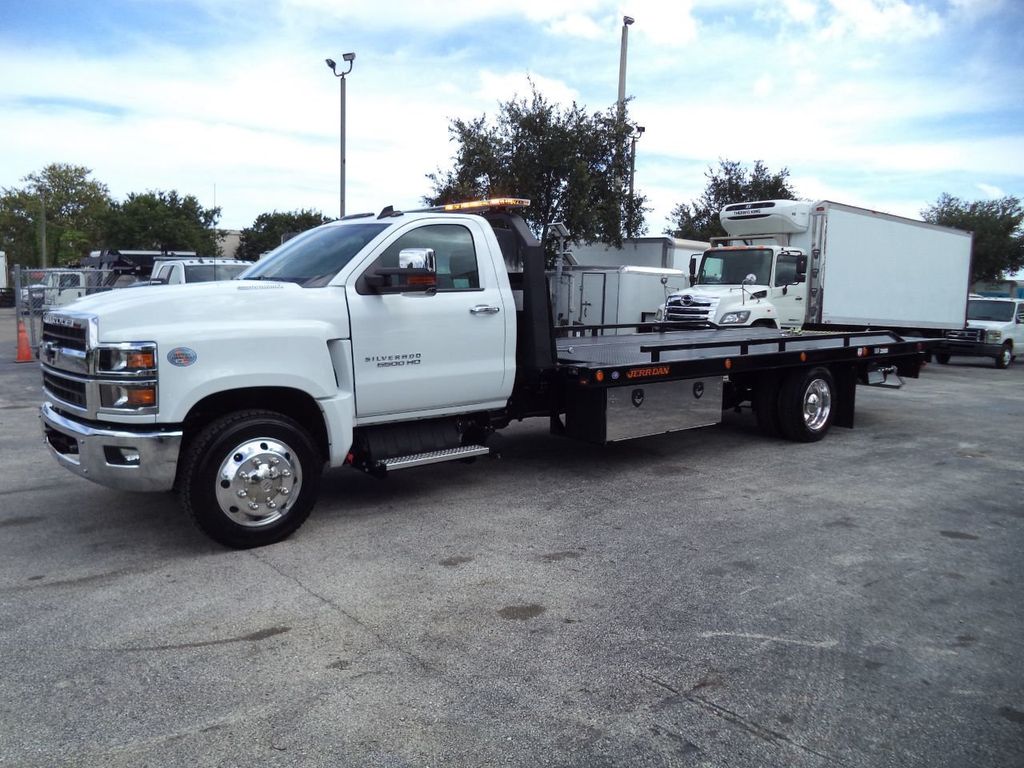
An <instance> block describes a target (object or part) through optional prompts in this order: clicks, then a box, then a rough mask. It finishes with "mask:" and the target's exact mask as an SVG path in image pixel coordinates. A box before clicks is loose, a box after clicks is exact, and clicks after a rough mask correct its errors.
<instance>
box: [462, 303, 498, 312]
mask: <svg viewBox="0 0 1024 768" xmlns="http://www.w3.org/2000/svg"><path fill="white" fill-rule="evenodd" d="M500 311H501V310H500V308H498V307H492V306H491V305H490V304H477V305H476V306H475V307H470V308H469V314H471V315H496V314H498V312H500Z"/></svg>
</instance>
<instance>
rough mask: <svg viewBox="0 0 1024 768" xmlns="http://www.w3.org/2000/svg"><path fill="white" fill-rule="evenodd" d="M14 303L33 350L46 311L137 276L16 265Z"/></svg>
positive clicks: (112, 272) (129, 280)
mask: <svg viewBox="0 0 1024 768" xmlns="http://www.w3.org/2000/svg"><path fill="white" fill-rule="evenodd" d="M12 272H13V275H14V292H13V293H14V307H15V316H16V318H17V319H18V320H19V321H21V322H23V323H24V324H25V330H26V332H27V334H28V339H29V344H30V345H31V347H32V351H33V353H35V351H36V350H37V349H38V348H39V343H40V340H41V338H42V318H43V314H44V313H45V312H47V311H48V310H50V309H53V308H56V307H65V306H67V305H69V304H71V303H72V302H74V301H77V300H78V299H80V298H82V297H83V296H89V295H91V294H94V293H101V292H103V291H109V290H112V289H113V288H117V287H121V284H122V283H125V282H134V281H135V278H134V277H131V276H126V275H123V274H121V273H120V272H118V271H116V270H113V269H77V268H74V267H68V268H60V269H37V268H34V267H22V266H19V265H17V264H16V265H14V268H13V270H12Z"/></svg>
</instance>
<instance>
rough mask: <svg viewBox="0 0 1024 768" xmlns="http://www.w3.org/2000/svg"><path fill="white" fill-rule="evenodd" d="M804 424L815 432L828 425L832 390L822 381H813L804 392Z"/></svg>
mask: <svg viewBox="0 0 1024 768" xmlns="http://www.w3.org/2000/svg"><path fill="white" fill-rule="evenodd" d="M803 411H804V424H805V425H806V426H807V429H809V430H810V431H811V432H817V431H819V430H820V429H822V428H823V427H824V426H825V425H826V424H828V417H829V415H830V414H831V413H832V388H831V387H830V386H829V384H828V382H827V381H825V380H824V379H814V380H813V381H811V383H810V384H808V385H807V389H805V390H804V407H803Z"/></svg>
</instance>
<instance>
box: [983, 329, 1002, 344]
mask: <svg viewBox="0 0 1024 768" xmlns="http://www.w3.org/2000/svg"><path fill="white" fill-rule="evenodd" d="M1002 338H1003V332H1002V331H986V332H985V339H986V341H988V342H990V343H991V342H998V341H1000V340H1001V339H1002Z"/></svg>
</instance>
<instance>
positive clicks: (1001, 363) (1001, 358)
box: [996, 343, 1013, 368]
mask: <svg viewBox="0 0 1024 768" xmlns="http://www.w3.org/2000/svg"><path fill="white" fill-rule="evenodd" d="M1012 362H1013V347H1011V346H1010V344H1009V343H1006V344H1003V346H1002V347H1000V348H999V354H998V355H997V356H996V368H1009V367H1010V363H1012Z"/></svg>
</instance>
